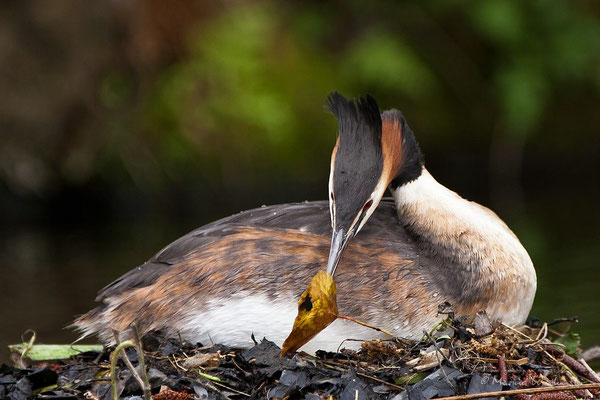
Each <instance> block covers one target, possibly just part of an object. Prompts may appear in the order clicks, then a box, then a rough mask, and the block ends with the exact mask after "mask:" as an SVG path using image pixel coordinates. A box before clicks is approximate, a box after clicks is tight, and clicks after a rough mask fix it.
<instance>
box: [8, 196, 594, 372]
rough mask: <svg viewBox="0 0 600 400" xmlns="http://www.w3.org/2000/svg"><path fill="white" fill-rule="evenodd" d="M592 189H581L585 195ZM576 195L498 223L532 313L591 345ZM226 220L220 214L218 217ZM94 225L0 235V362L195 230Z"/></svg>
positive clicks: (585, 202) (584, 226)
mask: <svg viewBox="0 0 600 400" xmlns="http://www.w3.org/2000/svg"><path fill="white" fill-rule="evenodd" d="M592 189H594V188H590V190H592ZM585 190H586V189H585V188H584V189H583V190H582V191H580V193H572V194H571V195H570V199H569V202H568V203H569V207H568V208H565V206H564V204H563V202H562V201H563V200H562V199H561V198H560V197H559V196H554V195H551V193H541V194H537V195H531V194H530V195H528V196H527V198H526V199H525V204H524V207H523V211H521V213H520V214H519V215H503V214H502V213H500V214H501V215H503V216H504V218H505V219H506V221H507V222H508V224H509V225H510V226H511V227H512V228H513V230H514V231H515V232H516V233H517V235H518V236H519V237H520V238H521V240H522V242H523V243H524V244H525V246H526V247H527V248H528V250H529V252H530V254H531V256H532V258H533V260H534V263H535V265H536V269H537V274H538V292H537V296H536V301H535V304H534V308H533V310H532V314H533V315H536V316H538V317H539V318H540V319H542V320H552V319H554V318H558V317H565V316H574V315H577V316H579V318H580V321H581V322H580V323H579V324H577V325H576V326H575V327H574V330H575V331H577V332H579V333H580V334H581V335H582V337H583V341H584V344H585V345H592V344H598V343H600V313H599V310H600V296H598V283H599V277H600V273H599V272H600V265H599V264H600V262H599V260H600V246H599V245H598V244H599V243H600V235H599V231H600V230H599V228H598V227H600V216H599V215H600V213H591V212H589V207H590V198H595V197H596V195H595V193H588V192H586V191H585ZM222 216H225V215H222ZM207 222H210V219H209V218H199V219H198V221H197V222H195V221H193V220H186V221H185V222H179V223H176V224H171V223H169V224H165V222H164V219H158V218H155V219H152V218H147V219H146V218H145V219H144V222H143V223H140V222H137V221H135V220H133V221H124V222H121V223H114V222H111V223H108V224H97V223H96V224H94V225H93V226H87V227H81V226H79V227H71V228H55V227H52V226H50V227H49V226H48V225H46V226H44V227H41V226H35V225H17V226H16V227H12V228H10V229H8V230H7V229H4V231H3V232H0V233H1V236H0V265H1V266H2V279H1V281H0V289H1V291H0V323H1V324H2V329H1V330H0V349H1V353H0V361H6V360H7V358H8V352H7V350H6V345H7V344H9V343H15V342H19V341H20V336H21V334H22V333H23V332H24V331H25V330H27V329H29V328H31V329H35V331H36V332H37V334H38V338H39V341H41V342H46V343H53V342H57V343H67V342H69V341H72V340H73V339H75V337H76V335H75V334H74V333H73V332H72V331H71V330H65V329H64V328H65V326H66V325H67V324H69V323H70V322H71V321H72V319H73V316H75V315H77V314H81V313H84V312H85V311H87V310H89V309H90V308H92V307H93V306H94V297H95V294H96V292H97V291H98V290H99V289H100V288H102V287H103V286H104V285H106V284H108V283H110V282H111V281H112V280H114V279H115V278H117V277H118V276H119V275H121V274H122V273H124V272H126V271H127V270H129V269H130V268H133V267H135V266H137V265H138V264H140V263H142V262H144V261H145V260H146V259H148V258H149V257H150V256H152V255H153V254H154V253H155V252H156V251H158V250H159V249H160V248H162V247H163V246H164V245H166V244H168V243H170V242H171V241H172V240H174V239H176V238H177V237H179V236H181V235H182V234H184V233H186V232H187V231H189V230H191V229H193V228H194V227H196V226H200V225H202V224H204V223H207Z"/></svg>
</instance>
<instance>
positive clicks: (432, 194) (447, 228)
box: [393, 168, 537, 324]
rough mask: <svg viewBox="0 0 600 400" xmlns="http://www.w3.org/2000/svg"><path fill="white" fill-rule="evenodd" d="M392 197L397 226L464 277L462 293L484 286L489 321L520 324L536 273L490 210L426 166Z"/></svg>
mask: <svg viewBox="0 0 600 400" xmlns="http://www.w3.org/2000/svg"><path fill="white" fill-rule="evenodd" d="M393 196H394V200H395V201H396V206H397V209H398V216H399V219H400V222H401V224H403V225H404V227H405V228H406V229H407V231H409V232H410V233H412V234H414V235H415V236H416V238H417V242H418V243H419V246H421V247H422V248H423V249H425V250H426V251H427V252H428V253H430V254H432V255H434V256H435V257H438V258H439V259H441V260H442V261H441V262H440V263H442V264H446V261H445V260H447V265H448V267H449V268H455V269H457V272H461V273H462V275H461V276H463V277H465V276H466V277H468V279H467V282H459V284H461V285H462V286H463V287H464V288H465V291H467V290H469V289H470V288H473V289H475V288H478V289H480V290H481V288H486V289H485V290H486V294H488V293H489V295H490V296H491V298H492V299H493V300H492V301H490V304H491V305H492V306H490V308H488V309H487V312H488V314H490V316H491V317H493V318H499V319H502V320H503V321H504V322H506V323H510V324H516V323H522V322H524V321H525V319H526V318H527V315H528V314H529V311H530V309H531V306H532V304H533V298H534V296H535V290H536V285H537V283H536V282H537V281H536V275H535V270H534V267H533V263H532V262H531V259H530V258H529V255H528V254H527V251H526V250H525V249H524V248H523V245H522V244H521V243H520V242H519V239H518V238H517V237H516V236H515V234H514V233H513V232H512V231H511V230H510V229H509V228H508V226H506V224H505V223H504V222H503V221H502V220H501V219H500V218H499V217H498V216H497V215H496V214H495V213H494V212H492V211H491V210H489V209H488V208H486V207H483V206H481V205H479V204H477V203H474V202H471V201H468V200H465V199H463V198H462V197H460V196H459V195H458V194H456V193H455V192H453V191H451V190H449V189H447V188H446V187H444V186H442V185H441V184H439V183H438V182H437V181H436V180H435V179H434V178H433V177H432V176H431V174H429V172H428V171H427V170H426V169H425V168H423V172H422V174H421V175H420V176H419V178H417V179H416V180H414V181H412V182H410V183H407V184H405V185H403V186H400V187H398V188H397V189H396V190H394V191H393ZM469 281H470V282H469ZM496 292H497V293H496ZM506 296H508V297H509V298H506Z"/></svg>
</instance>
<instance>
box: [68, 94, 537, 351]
mask: <svg viewBox="0 0 600 400" xmlns="http://www.w3.org/2000/svg"><path fill="white" fill-rule="evenodd" d="M329 109H330V110H331V111H332V112H333V113H334V115H335V116H336V118H337V120H338V124H339V137H338V140H337V143H336V145H335V148H334V150H333V153H332V157H331V172H330V179H329V203H328V202H326V201H316V202H306V203H297V204H283V205H275V206H270V207H263V208H257V209H254V210H249V211H244V212H242V213H239V214H236V215H233V216H230V217H228V218H224V219H221V220H219V221H216V222H213V223H211V224H208V225H205V226H203V227H201V228H199V229H197V230H195V231H193V232H190V233H188V234H187V235H185V236H183V237H182V238H180V239H178V240H176V241H175V242H173V243H171V244H170V245H168V246H167V247H165V248H164V249H162V250H161V251H160V252H158V253H157V254H156V255H155V256H154V257H152V258H151V259H150V260H149V261H147V262H146V263H144V264H143V265H141V266H139V267H137V268H135V269H133V270H131V271H129V272H128V273H126V274H125V275H123V276H122V277H120V278H119V279H117V280H116V281H115V282H113V283H111V284H110V285H108V286H107V287H105V288H104V289H103V290H102V291H101V292H100V293H99V295H98V297H97V301H99V302H101V305H99V306H98V307H96V308H95V309H93V310H91V311H89V312H88V313H87V314H85V315H82V316H81V317H79V318H78V319H77V320H76V321H75V322H74V326H75V327H77V328H78V329H79V330H80V331H82V332H83V334H84V336H87V335H90V334H97V335H98V336H99V337H100V338H101V340H103V341H105V342H110V341H112V331H111V330H112V329H116V330H117V331H122V332H126V331H127V330H128V328H129V327H130V326H131V325H132V324H133V323H135V324H136V326H137V327H138V329H139V330H140V332H141V333H145V332H148V331H151V330H161V331H162V332H164V333H166V334H168V335H172V336H175V337H181V338H183V339H185V340H187V341H189V342H192V343H195V342H201V343H203V344H210V343H223V344H226V345H230V346H236V347H248V346H250V345H252V343H253V342H252V339H251V334H254V336H255V337H258V338H262V337H263V336H264V337H267V338H268V339H270V340H272V341H274V342H275V343H277V344H278V345H281V344H282V343H283V341H284V339H285V338H286V336H287V335H288V333H289V332H290V330H291V327H292V324H293V321H294V318H295V316H296V312H297V300H298V297H299V296H300V294H301V293H302V292H303V291H304V289H305V288H306V286H307V284H308V282H310V280H311V277H312V276H313V275H314V274H315V273H316V272H318V271H319V270H322V269H323V268H324V267H325V266H326V265H327V269H328V271H329V272H330V273H332V274H333V273H334V272H335V277H336V281H337V290H338V300H337V301H338V308H339V311H340V313H342V314H346V315H350V316H352V317H355V318H357V319H360V320H363V321H365V322H368V323H371V324H373V325H375V326H380V327H382V328H385V329H388V330H391V331H392V332H393V333H394V334H396V335H397V336H399V337H405V338H419V337H421V335H422V334H423V330H424V329H429V328H432V327H433V326H434V325H435V324H436V323H437V322H438V321H439V320H440V319H441V317H440V316H438V315H437V311H438V305H439V304H441V303H443V302H446V301H447V302H449V303H451V304H452V305H453V307H454V311H455V313H456V314H458V315H467V314H473V313H475V312H477V311H480V310H486V311H487V313H488V315H489V316H490V317H491V318H494V319H500V320H502V321H504V322H505V323H508V324H516V323H521V322H523V321H524V320H525V318H526V317H527V315H528V312H529V310H530V308H531V305H532V303H533V298H534V294H535V290H536V276H535V270H534V268H533V264H532V262H531V260H530V258H529V256H528V254H527V252H526V251H525V249H524V248H523V246H522V245H521V243H520V242H519V240H518V239H517V237H516V236H515V235H514V234H513V233H512V232H511V230H510V229H509V228H508V227H507V226H506V225H505V224H504V222H502V220H500V218H498V216H496V214H494V213H493V212H492V211H490V210H489V209H487V208H485V207H483V206H480V205H479V204H476V203H473V202H470V201H467V200H465V199H463V198H461V197H460V196H458V195H457V194H456V193H454V192H452V191H451V190H449V189H447V188H445V187H444V186H442V185H440V184H439V183H438V182H437V181H436V180H435V179H434V178H433V177H432V176H431V175H430V174H429V172H427V170H426V169H425V168H424V167H423V161H422V157H421V153H420V150H419V147H418V145H417V142H416V141H415V138H414V135H413V133H412V131H411V130H410V128H409V127H408V125H407V123H406V121H405V120H404V117H403V116H402V114H401V113H400V112H399V111H397V110H389V111H385V112H383V113H382V114H380V111H379V108H378V106H377V104H376V102H375V100H374V99H373V98H372V97H370V96H364V97H362V98H360V99H358V100H357V101H349V100H346V99H345V98H344V97H343V96H341V95H339V94H337V93H333V94H332V95H330V97H329ZM387 188H390V190H391V191H392V194H393V200H391V199H383V200H382V196H383V194H384V192H385V191H386V189H387ZM330 218H331V220H330ZM367 220H368V223H366V222H367ZM331 226H333V230H332V228H331ZM359 231H360V234H357V233H358V232H359ZM330 244H331V246H330ZM328 252H329V259H328ZM342 254H343V257H341V255H342ZM328 260H329V262H328ZM378 337H382V334H380V333H377V332H375V331H373V330H370V329H368V328H364V327H362V326H359V325H355V324H352V323H351V322H348V321H345V320H337V321H335V322H334V323H333V324H331V325H330V326H329V327H328V328H326V329H325V330H324V331H322V332H321V333H320V334H318V335H317V336H316V337H315V338H314V339H313V340H312V341H310V342H309V343H308V344H306V345H305V346H304V347H303V348H302V349H303V350H305V351H312V352H314V351H316V350H318V349H324V350H335V349H336V348H338V346H339V345H340V343H342V342H343V341H344V340H345V339H347V338H354V339H374V338H378ZM345 345H346V347H356V346H358V344H357V342H346V343H345Z"/></svg>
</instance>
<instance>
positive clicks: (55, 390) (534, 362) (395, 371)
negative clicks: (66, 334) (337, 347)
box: [0, 313, 600, 400]
mask: <svg viewBox="0 0 600 400" xmlns="http://www.w3.org/2000/svg"><path fill="white" fill-rule="evenodd" d="M571 322H573V319H563V320H558V321H554V322H552V323H548V324H539V323H537V324H536V323H532V324H530V325H528V326H522V327H509V326H506V325H503V324H498V323H494V322H493V321H489V319H488V318H487V317H486V315H485V313H479V314H477V315H476V316H474V317H473V318H470V319H469V320H465V319H463V320H458V319H455V318H454V317H453V315H452V314H451V313H449V315H448V318H447V319H446V320H445V321H444V322H442V323H440V325H439V326H438V327H436V329H434V330H433V331H431V332H424V334H423V339H422V340H421V341H418V342H417V341H407V340H399V339H394V340H389V341H370V342H364V343H362V347H361V350H359V351H358V352H356V351H346V350H341V351H340V352H338V353H327V352H318V353H317V354H316V356H312V355H308V354H305V353H298V354H296V355H294V356H293V357H291V358H290V357H287V358H281V357H280V355H279V354H280V350H281V349H279V347H277V346H276V345H275V344H274V343H272V342H269V341H268V340H263V341H261V342H260V343H257V345H256V346H254V347H253V348H251V349H248V350H237V349H230V348H227V347H225V346H221V345H213V346H204V347H202V346H192V345H190V344H186V343H181V342H179V341H177V340H174V339H165V338H164V337H162V336H161V335H159V334H153V335H146V336H144V337H143V338H142V339H141V340H134V341H133V342H130V343H129V344H124V345H123V346H119V348H123V351H120V352H117V351H114V349H105V350H104V351H103V352H101V353H82V354H80V355H78V356H75V357H73V358H71V359H70V360H63V361H55V362H51V363H43V364H38V365H34V366H30V367H28V368H25V369H17V368H13V367H7V366H3V367H2V369H1V370H0V398H12V399H21V398H23V399H24V398H32V397H33V398H36V397H37V398H40V399H71V398H73V399H75V398H88V399H113V398H114V395H115V393H116V395H117V396H118V398H127V397H128V396H140V397H141V396H144V397H146V398H150V397H152V398H154V399H157V400H158V399H160V400H169V399H194V398H209V399H221V398H231V399H246V398H269V399H275V398H278V399H294V398H313V399H318V398H340V399H370V398H382V399H394V400H401V399H430V398H447V397H453V398H455V399H457V400H458V399H470V398H483V397H488V396H492V395H493V396H500V395H502V396H507V395H512V396H515V397H514V398H518V399H576V398H595V397H598V396H600V378H599V377H598V375H597V374H596V372H594V370H593V369H592V368H590V367H589V366H588V364H587V362H586V360H585V359H584V358H583V357H582V356H581V354H580V349H578V347H577V344H578V343H577V340H576V339H577V337H576V336H575V335H572V334H570V333H568V329H569V326H570V325H571ZM140 342H141V345H142V346H143V348H144V351H143V352H142V353H140ZM126 347H133V348H128V349H126ZM117 353H119V354H117ZM111 361H113V362H112V366H111ZM144 371H145V373H144ZM40 377H43V379H40ZM42 385H43V386H42ZM496 392H502V393H496ZM482 393H487V394H482Z"/></svg>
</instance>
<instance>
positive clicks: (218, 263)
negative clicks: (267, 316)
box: [75, 200, 451, 340]
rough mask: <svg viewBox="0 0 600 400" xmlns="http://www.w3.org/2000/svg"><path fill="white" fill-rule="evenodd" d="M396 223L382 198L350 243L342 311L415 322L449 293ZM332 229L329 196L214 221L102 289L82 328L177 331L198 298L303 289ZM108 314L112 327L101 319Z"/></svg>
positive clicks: (340, 278) (320, 263)
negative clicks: (442, 292)
mask: <svg viewBox="0 0 600 400" xmlns="http://www.w3.org/2000/svg"><path fill="white" fill-rule="evenodd" d="M276 213H277V214H276ZM396 221H397V217H396V211H395V207H394V205H393V202H392V201H390V200H384V201H382V203H381V205H380V207H379V209H378V210H377V211H376V212H375V214H374V215H373V217H372V219H371V220H370V223H369V225H368V226H367V227H365V229H364V231H362V232H361V233H360V234H359V235H358V236H357V237H356V238H355V240H354V241H353V242H352V243H351V244H350V245H349V247H348V249H346V253H345V254H344V256H343V259H342V262H341V264H340V267H339V269H338V274H337V276H336V280H337V282H338V290H339V298H338V303H339V309H340V312H341V313H343V314H347V315H351V316H355V317H357V318H363V319H365V320H366V321H371V322H373V323H383V324H385V325H388V324H389V321H388V316H385V314H386V313H385V310H394V312H396V313H397V315H399V316H402V317H404V318H407V319H409V320H410V321H411V323H416V322H417V321H418V320H419V319H421V318H430V317H431V313H434V312H435V310H436V309H437V304H439V303H441V302H443V301H444V300H446V299H433V298H432V297H431V294H432V293H434V292H436V290H437V289H436V288H435V287H432V282H431V280H430V279H429V278H428V277H427V274H426V273H425V269H424V268H423V266H422V263H423V261H424V260H422V259H419V257H418V256H417V254H416V252H415V246H414V245H413V244H412V242H411V240H410V239H409V238H408V236H406V234H405V233H404V231H403V230H402V229H398V225H396V223H395V222H396ZM242 222H245V224H243V223H242ZM390 222H392V223H390ZM301 228H302V230H303V231H301V230H300V229H301ZM330 229H331V228H330V227H329V215H328V208H327V203H326V202H315V203H301V204H294V205H287V206H285V205H284V206H273V207H265V208H259V209H255V210H250V211H246V212H243V213H240V214H237V215H234V216H231V217H229V218H225V219H223V220H220V221H217V222H214V223H212V224H209V225H206V226H205V227H203V228H200V229H197V230H195V231H193V232H191V233H190V234H188V235H186V236H184V237H182V238H181V239H179V240H177V241H176V242H174V243H172V244H171V245H169V246H167V247H166V248H165V249H163V250H161V251H160V252H159V253H158V254H157V255H156V256H154V257H153V258H152V259H151V260H150V261H149V262H148V263H146V264H144V265H142V266H140V267H138V268H136V269H134V270H132V271H130V272H128V273H127V274H125V275H124V276H123V277H121V278H119V279H118V280H117V281H115V282H114V283H113V284H111V285H109V286H107V287H106V288H105V289H103V291H102V292H101V293H100V295H99V299H100V300H101V301H102V302H103V304H101V305H100V306H98V307H97V308H96V309H94V310H92V311H90V312H89V313H87V314H85V315H83V316H81V317H80V318H79V319H77V321H76V322H75V326H77V327H79V328H80V329H85V328H86V327H88V328H89V327H94V326H96V327H95V328H92V331H98V330H99V331H100V332H97V333H99V334H100V336H101V337H102V338H104V339H105V340H106V339H108V340H110V329H111V328H113V329H117V330H123V329H125V328H127V327H128V326H129V325H130V324H131V323H133V322H136V323H137V324H138V327H139V328H140V329H141V331H142V332H145V331H148V330H151V329H161V328H162V329H164V328H165V327H174V328H175V329H174V330H175V331H176V330H177V329H176V327H177V321H178V316H182V315H184V314H185V313H186V312H187V311H189V310H190V307H192V305H193V307H197V308H198V307H199V308H201V307H202V306H203V304H205V303H206V301H207V300H211V299H219V298H222V299H227V298H228V297H229V296H231V295H232V294H233V293H235V292H240V291H243V292H244V293H249V294H252V293H261V294H266V295H268V296H269V297H270V298H273V299H276V298H277V297H278V296H284V295H286V294H288V293H293V294H294V295H295V296H296V297H298V296H299V295H300V294H301V293H302V292H303V290H304V289H305V287H306V285H307V284H308V282H309V281H310V279H311V277H312V276H313V275H314V274H315V273H316V272H317V271H318V270H320V269H322V268H323V267H324V265H325V264H326V262H327V256H328V251H329V242H330ZM146 270H148V271H150V273H146ZM432 300H435V302H432ZM447 300H449V301H450V300H451V299H447ZM109 304H110V305H111V307H109ZM186 310H187V311H186ZM383 316H385V318H383V319H382V317H383ZM100 320H102V321H108V322H109V324H108V326H98V325H97V324H98V322H99V321H100Z"/></svg>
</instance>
